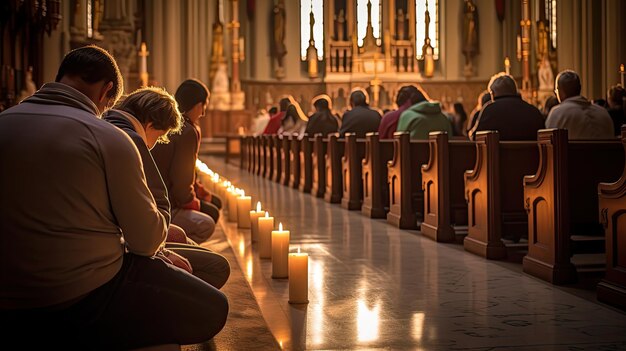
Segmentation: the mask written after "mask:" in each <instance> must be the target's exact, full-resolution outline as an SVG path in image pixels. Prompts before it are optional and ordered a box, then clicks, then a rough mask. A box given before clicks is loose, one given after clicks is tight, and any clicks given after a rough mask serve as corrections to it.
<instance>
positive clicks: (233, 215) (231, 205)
mask: <svg viewBox="0 0 626 351" xmlns="http://www.w3.org/2000/svg"><path fill="white" fill-rule="evenodd" d="M237 194H238V192H237V190H236V189H235V188H234V187H233V186H231V187H230V188H229V190H228V192H227V195H226V198H227V199H228V221H229V222H237Z"/></svg>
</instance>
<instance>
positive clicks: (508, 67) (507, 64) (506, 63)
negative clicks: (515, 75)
mask: <svg viewBox="0 0 626 351" xmlns="http://www.w3.org/2000/svg"><path fill="white" fill-rule="evenodd" d="M504 72H505V73H506V74H507V75H510V74H511V61H510V60H509V57H508V56H507V57H505V58H504Z"/></svg>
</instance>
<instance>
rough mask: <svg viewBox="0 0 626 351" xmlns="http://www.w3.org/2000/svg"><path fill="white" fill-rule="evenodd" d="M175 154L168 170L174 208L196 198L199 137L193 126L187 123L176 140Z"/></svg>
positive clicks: (180, 206)
mask: <svg viewBox="0 0 626 351" xmlns="http://www.w3.org/2000/svg"><path fill="white" fill-rule="evenodd" d="M172 146H173V147H174V154H173V156H172V160H171V163H170V168H169V170H167V172H168V174H169V176H168V178H169V180H170V194H169V195H170V201H171V204H172V207H173V208H182V207H184V206H185V205H187V204H189V203H190V202H192V201H194V200H195V199H196V193H195V191H194V189H193V184H194V181H195V167H196V158H197V157H198V137H197V134H196V132H195V130H194V129H193V126H189V125H185V128H184V129H183V131H182V134H181V135H180V136H179V138H178V139H177V140H176V142H175V144H174V145H172Z"/></svg>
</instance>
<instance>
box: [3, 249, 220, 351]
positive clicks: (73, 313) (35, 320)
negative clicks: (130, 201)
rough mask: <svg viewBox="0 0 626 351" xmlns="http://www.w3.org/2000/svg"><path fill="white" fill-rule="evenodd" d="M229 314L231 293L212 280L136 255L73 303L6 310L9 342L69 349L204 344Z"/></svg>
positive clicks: (5, 328) (4, 331) (127, 256)
mask: <svg viewBox="0 0 626 351" xmlns="http://www.w3.org/2000/svg"><path fill="white" fill-rule="evenodd" d="M227 315H228V300H227V299H226V296H225V295H224V294H223V293H221V292H220V291H219V290H217V289H216V288H214V287H213V286H211V285H210V284H207V283H205V282H204V281H202V280H200V279H198V278H196V277H194V276H192V275H191V274H188V273H187V272H185V271H183V270H181V269H178V268H176V267H173V266H171V265H168V264H166V263H165V262H163V261H161V260H160V259H157V258H149V257H143V256H137V255H133V254H126V255H125V256H124V263H123V266H122V269H121V270H120V271H119V272H118V273H117V275H115V277H114V278H113V279H111V280H110V281H109V282H107V283H106V284H104V285H102V286H101V287H99V288H97V289H96V290H94V291H92V292H91V293H89V294H88V295H86V296H85V297H83V298H82V299H80V300H79V301H77V302H75V303H72V304H71V305H69V306H55V307H48V308H42V309H34V310H11V311H6V310H4V311H0V317H1V320H2V321H3V324H4V325H5V327H4V328H3V329H4V330H3V333H2V334H4V335H6V337H3V344H4V345H5V346H8V345H6V343H5V341H6V342H7V343H8V344H9V345H11V346H16V347H19V348H20V349H31V348H33V349H34V348H38V347H45V349H56V346H58V347H60V348H62V349H64V350H67V349H81V350H92V349H104V350H119V349H129V348H138V347H145V346H151V345H162V344H180V345H184V344H195V343H200V342H203V341H207V340H209V339H211V338H213V336H215V335H216V334H217V333H218V332H219V331H220V330H222V328H223V327H224V324H225V323H226V317H227ZM5 333H6V334H5ZM12 344H13V345H12Z"/></svg>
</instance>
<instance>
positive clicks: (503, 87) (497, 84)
mask: <svg viewBox="0 0 626 351" xmlns="http://www.w3.org/2000/svg"><path fill="white" fill-rule="evenodd" d="M487 89H488V90H489V92H490V93H491V94H493V96H494V97H498V96H506V95H517V83H515V79H513V77H512V76H511V75H508V74H506V73H504V72H500V73H498V74H494V75H493V76H492V77H491V79H490V80H489V85H487Z"/></svg>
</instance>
